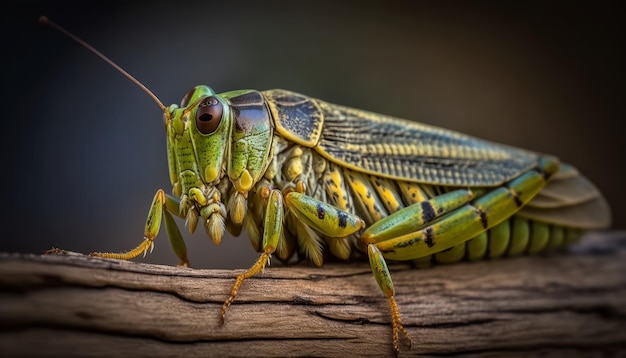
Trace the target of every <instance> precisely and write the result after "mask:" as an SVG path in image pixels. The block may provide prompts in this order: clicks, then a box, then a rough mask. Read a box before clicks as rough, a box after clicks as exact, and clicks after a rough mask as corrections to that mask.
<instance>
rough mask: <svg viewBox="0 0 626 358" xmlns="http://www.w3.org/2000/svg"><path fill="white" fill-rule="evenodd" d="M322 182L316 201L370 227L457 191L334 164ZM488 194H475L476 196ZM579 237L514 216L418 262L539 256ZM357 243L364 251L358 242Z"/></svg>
mask: <svg viewBox="0 0 626 358" xmlns="http://www.w3.org/2000/svg"><path fill="white" fill-rule="evenodd" d="M319 182H320V183H321V184H320V186H321V187H322V188H323V190H319V188H318V190H316V191H314V192H315V193H316V194H317V197H318V199H320V200H323V201H326V202H329V203H331V204H333V205H335V206H337V207H339V208H341V209H344V210H347V211H350V212H352V213H354V214H356V215H359V216H360V217H361V218H363V219H364V220H365V221H366V223H367V225H368V226H369V225H371V224H373V223H374V222H376V221H378V220H380V219H382V218H384V217H386V216H388V215H390V214H392V213H394V212H396V211H398V210H399V209H402V208H404V207H406V206H408V205H411V204H414V203H418V202H422V201H424V200H428V199H430V198H432V197H435V196H438V195H440V194H443V193H446V192H449V191H451V190H455V189H458V188H456V187H446V186H433V185H426V184H419V183H412V182H405V181H395V180H391V179H386V178H381V177H377V176H373V175H368V174H363V173H360V172H356V171H353V170H349V169H345V168H342V167H340V166H338V165H335V164H332V163H328V165H327V167H326V170H325V171H324V173H323V176H322V178H321V180H320V181H319ZM491 189H493V188H491ZM486 190H487V189H480V188H478V189H473V191H474V192H475V194H476V196H480V195H481V194H482V193H484V192H485V191H486ZM581 234H582V231H581V230H579V229H574V228H566V227H563V226H559V225H551V224H547V223H543V222H539V221H535V220H529V219H526V218H524V217H523V216H520V215H514V216H512V217H510V218H509V219H507V220H505V221H503V222H501V223H500V224H497V225H496V226H494V227H492V228H490V229H488V230H487V231H485V232H483V233H482V234H480V235H479V236H477V237H475V238H472V239H470V240H468V241H466V242H464V243H462V244H459V245H457V246H454V247H452V248H448V249H445V250H443V251H441V252H438V253H436V254H434V255H428V256H426V257H422V258H419V259H417V260H415V262H416V263H417V264H418V265H419V266H428V265H430V264H432V263H435V262H436V263H454V262H458V261H461V260H464V259H467V260H480V259H486V258H497V257H502V256H517V255H522V254H535V253H539V252H543V251H547V250H554V249H558V248H560V247H563V246H565V245H567V244H570V243H572V242H574V241H575V240H576V239H578V238H579V237H580V236H581ZM354 242H355V245H356V246H357V247H360V248H361V249H362V245H360V242H359V241H358V240H356V241H354Z"/></svg>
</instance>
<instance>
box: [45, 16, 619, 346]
mask: <svg viewBox="0 0 626 358" xmlns="http://www.w3.org/2000/svg"><path fill="white" fill-rule="evenodd" d="M52 25H53V26H56V25H54V24H52ZM62 31H63V30H62ZM79 41H80V40H79ZM94 51H95V50H94ZM98 54H99V53H98ZM99 55H100V54H99ZM100 56H101V57H103V56H102V55H100ZM105 59H106V58H105ZM150 94H151V93H150ZM153 97H154V96H153ZM154 98H155V100H156V101H157V103H159V105H160V106H161V108H162V109H163V112H164V124H165V133H166V143H167V154H168V163H169V173H170V180H171V183H172V187H173V190H172V195H170V194H166V193H165V192H164V191H163V190H158V191H157V193H156V195H155V197H154V201H153V202H152V205H151V207H150V210H149V213H148V219H147V222H146V226H145V239H144V240H143V242H141V243H140V244H139V245H138V246H137V247H136V248H135V249H133V250H130V251H128V252H124V253H93V254H92V255H93V256H98V257H107V258H117V259H131V258H134V257H136V256H138V255H140V254H142V253H144V254H145V252H146V251H148V250H150V249H151V248H152V247H153V245H154V240H155V238H156V237H157V235H158V233H159V228H160V226H161V221H162V220H164V221H165V228H166V231H167V233H168V236H169V240H170V243H171V246H172V248H173V250H174V252H175V253H176V255H177V256H178V257H179V258H180V262H181V264H182V265H185V266H186V265H188V264H189V262H188V260H187V254H186V248H185V243H184V241H183V238H182V236H181V234H180V231H179V229H178V227H177V225H176V222H175V221H174V219H173V216H178V217H181V218H184V219H185V220H186V222H185V223H186V225H187V227H188V229H189V231H190V232H192V233H193V232H194V231H195V230H196V228H197V226H198V225H201V226H203V227H204V228H205V229H206V233H207V234H208V236H209V237H210V239H211V240H212V241H213V242H214V243H215V244H219V243H220V241H221V240H222V236H223V235H224V232H225V231H226V230H228V231H229V232H231V233H232V234H234V235H238V234H239V233H240V232H241V231H242V229H243V230H245V231H246V232H247V233H248V234H249V237H250V240H251V243H252V246H253V247H254V249H255V250H257V251H258V252H260V257H259V259H258V261H257V262H256V263H254V264H253V265H252V266H251V268H250V269H249V270H248V271H247V272H245V273H243V274H241V275H239V276H237V277H236V281H235V283H234V286H233V288H232V291H231V294H230V297H228V299H226V301H225V303H224V305H223V307H222V312H221V317H222V322H223V320H224V316H225V314H226V311H227V309H228V307H229V305H230V304H231V303H232V302H233V300H234V299H235V296H236V295H237V291H238V289H239V288H240V286H241V284H242V282H243V281H244V280H245V279H246V278H249V277H251V276H253V275H255V274H257V273H259V272H261V271H262V270H263V268H264V267H265V266H266V264H267V263H268V261H269V259H270V257H271V256H275V257H277V258H278V259H279V260H281V261H287V260H289V259H290V258H291V257H293V256H294V255H296V254H297V255H298V256H299V257H301V258H306V259H308V260H310V261H312V262H313V263H314V264H315V265H317V266H322V264H323V262H324V260H325V259H326V258H328V257H336V258H339V259H342V260H347V259H351V258H355V257H357V256H363V257H365V256H367V257H368V258H369V262H370V265H371V268H372V272H373V274H374V278H375V280H376V281H377V283H378V285H379V286H380V289H381V290H382V292H383V294H384V295H385V296H386V298H387V300H388V304H389V308H390V312H391V324H392V342H393V348H394V350H395V352H396V354H397V353H398V351H399V343H400V334H402V335H404V336H405V337H406V338H407V341H409V342H410V340H409V339H408V334H407V331H406V330H405V329H404V327H403V326H402V322H401V318H400V312H399V309H398V306H397V304H396V301H395V298H394V296H395V292H394V287H393V282H392V279H391V275H390V273H389V270H388V268H387V262H390V261H412V262H414V263H415V264H416V265H417V266H419V267H425V266H429V265H431V264H433V263H453V262H458V261H461V260H480V259H487V258H497V257H501V256H516V255H522V254H533V253H539V252H544V251H547V250H553V249H558V248H561V247H563V246H565V245H567V244H569V243H572V242H573V241H575V240H576V239H577V238H579V237H580V235H581V234H582V233H583V231H584V230H588V229H598V228H605V227H607V226H609V224H610V212H609V207H608V205H607V202H606V201H605V199H604V198H603V197H602V195H601V194H600V192H599V191H598V190H597V189H596V188H595V187H594V185H593V184H591V183H590V182H589V181H588V180H587V179H585V177H583V176H582V175H581V174H580V173H579V172H578V171H577V170H576V169H575V168H574V167H572V166H570V165H568V164H565V163H560V162H559V160H558V159H557V158H555V157H553V156H550V155H544V154H539V153H535V152H531V151H527V150H523V149H518V148H513V147H509V146H505V145H501V144H496V143H491V142H487V141H483V140H480V139H477V138H473V137H470V136H467V135H463V134H460V133H456V132H453V131H449V130H445V129H441V128H437V127H434V126H429V125H425V124H420V123H417V122H412V121H405V120H401V119H397V118H392V117H389V116H385V115H380V114H375V113H370V112H366V111H362V110H358V109H353V108H348V107H343V106H339V105H335V104H331V103H328V102H325V101H322V100H318V99H314V98H310V97H308V96H305V95H301V94H298V93H294V92H290V91H285V90H278V89H277V90H268V91H255V90H238V91H232V92H226V93H221V94H216V93H215V92H214V91H213V90H212V89H211V88H209V87H207V86H197V87H195V88H193V89H192V90H190V91H189V92H188V93H187V94H186V95H185V96H184V97H183V99H182V102H181V103H180V105H171V106H169V107H165V106H164V105H162V104H161V103H160V102H159V101H158V99H156V97H154Z"/></svg>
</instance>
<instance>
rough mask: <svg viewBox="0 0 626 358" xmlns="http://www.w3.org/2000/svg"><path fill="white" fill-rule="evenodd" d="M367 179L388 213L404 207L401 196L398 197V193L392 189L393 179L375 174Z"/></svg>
mask: <svg viewBox="0 0 626 358" xmlns="http://www.w3.org/2000/svg"><path fill="white" fill-rule="evenodd" d="M369 179H370V183H371V184H372V185H373V186H374V189H376V192H377V193H378V196H379V197H380V199H382V201H383V204H384V205H385V208H387V211H389V213H390V214H391V213H395V212H396V211H398V210H400V209H402V208H403V207H404V204H403V203H402V198H400V196H399V195H398V193H397V192H396V191H395V190H394V189H393V187H394V184H393V181H391V180H390V179H385V178H380V177H375V176H370V177H369Z"/></svg>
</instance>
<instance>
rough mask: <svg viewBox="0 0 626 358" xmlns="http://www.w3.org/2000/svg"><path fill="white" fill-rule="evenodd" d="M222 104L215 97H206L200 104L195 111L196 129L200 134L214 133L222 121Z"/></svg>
mask: <svg viewBox="0 0 626 358" xmlns="http://www.w3.org/2000/svg"><path fill="white" fill-rule="evenodd" d="M222 110H223V108H222V103H221V102H220V101H219V100H218V99H217V98H215V97H213V96H211V97H207V98H205V99H203V100H202V102H200V104H199V105H198V110H197V111H196V127H197V128H198V130H199V131H200V133H202V134H211V133H213V132H215V130H216V129H217V127H218V126H219V125H220V122H221V121H222Z"/></svg>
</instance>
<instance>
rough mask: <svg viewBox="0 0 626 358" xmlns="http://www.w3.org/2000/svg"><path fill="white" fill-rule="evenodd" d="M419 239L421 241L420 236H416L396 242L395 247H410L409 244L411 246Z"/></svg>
mask: <svg viewBox="0 0 626 358" xmlns="http://www.w3.org/2000/svg"><path fill="white" fill-rule="evenodd" d="M420 241H422V238H421V237H416V238H414V239H411V240H409V241H405V242H401V243H399V244H397V245H396V247H397V248H404V247H410V246H413V245H415V244H416V243H418V242H420ZM392 251H393V250H392Z"/></svg>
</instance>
